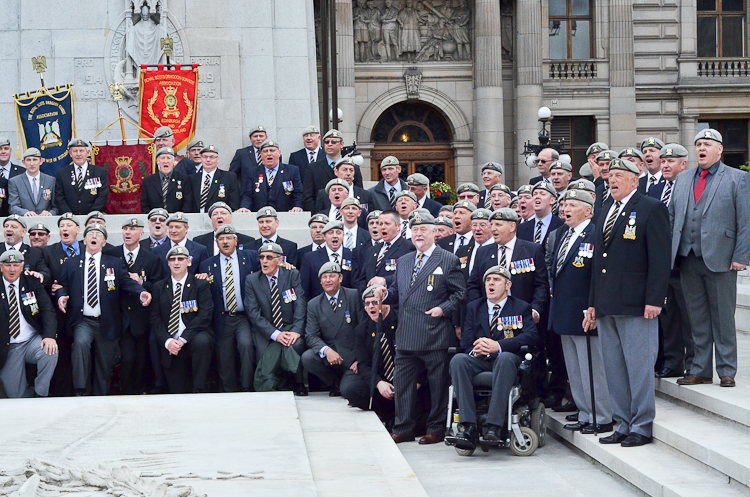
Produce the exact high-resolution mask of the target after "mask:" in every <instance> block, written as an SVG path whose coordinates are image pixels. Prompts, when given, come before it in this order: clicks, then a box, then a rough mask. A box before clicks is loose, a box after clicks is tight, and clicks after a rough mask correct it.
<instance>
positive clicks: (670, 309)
mask: <svg viewBox="0 0 750 497" xmlns="http://www.w3.org/2000/svg"><path fill="white" fill-rule="evenodd" d="M693 353H694V351H693V329H692V328H691V327H690V320H689V319H688V315H687V305H686V304H685V295H684V294H683V293H682V283H681V282H680V273H679V272H677V273H674V272H673V275H672V276H670V277H669V286H668V287H667V304H666V305H665V306H664V309H662V312H661V314H659V358H658V359H657V363H658V362H660V360H661V362H662V363H663V367H665V368H670V369H674V370H675V371H677V372H679V373H682V372H683V371H687V372H688V373H690V368H691V366H692V364H693Z"/></svg>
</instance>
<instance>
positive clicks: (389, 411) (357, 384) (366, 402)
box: [340, 370, 396, 422]
mask: <svg viewBox="0 0 750 497" xmlns="http://www.w3.org/2000/svg"><path fill="white" fill-rule="evenodd" d="M371 379H372V376H371V374H370V372H369V371H367V372H363V371H360V372H359V374H354V372H353V371H351V370H350V371H347V372H346V373H344V377H343V378H341V387H340V388H341V396H342V397H344V398H345V399H346V400H348V401H349V405H351V406H354V407H358V408H360V409H364V410H368V409H369V408H370V380H371ZM372 410H373V411H375V414H377V415H378V417H379V418H380V419H381V420H382V421H384V422H392V421H393V418H394V416H395V413H396V404H395V402H394V400H393V399H386V398H384V397H383V396H382V395H380V392H379V391H378V389H377V386H376V387H375V394H374V396H373V398H372Z"/></svg>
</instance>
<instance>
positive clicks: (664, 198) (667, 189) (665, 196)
mask: <svg viewBox="0 0 750 497" xmlns="http://www.w3.org/2000/svg"><path fill="white" fill-rule="evenodd" d="M673 186H674V181H667V184H666V185H664V192H662V194H661V202H662V203H663V204H664V205H669V199H670V198H672V187H673Z"/></svg>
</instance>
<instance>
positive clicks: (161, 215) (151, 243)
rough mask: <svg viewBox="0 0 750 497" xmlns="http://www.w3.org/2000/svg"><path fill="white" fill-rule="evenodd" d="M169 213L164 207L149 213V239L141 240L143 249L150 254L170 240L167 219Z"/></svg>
mask: <svg viewBox="0 0 750 497" xmlns="http://www.w3.org/2000/svg"><path fill="white" fill-rule="evenodd" d="M168 217H169V213H168V212H167V210H166V209H164V208H163V207H156V208H154V209H151V210H150V211H148V238H144V239H143V240H141V248H142V249H143V250H146V251H148V252H151V251H153V249H155V248H156V247H158V246H159V245H161V244H162V243H164V242H166V241H168V240H169V237H167V218H168Z"/></svg>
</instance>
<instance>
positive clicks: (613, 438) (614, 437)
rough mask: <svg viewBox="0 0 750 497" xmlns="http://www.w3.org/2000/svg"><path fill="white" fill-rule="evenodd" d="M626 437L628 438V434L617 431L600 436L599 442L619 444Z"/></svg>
mask: <svg viewBox="0 0 750 497" xmlns="http://www.w3.org/2000/svg"><path fill="white" fill-rule="evenodd" d="M626 438H628V436H627V435H626V434H624V433H620V432H619V431H616V432H614V433H613V434H611V435H610V436H608V437H602V438H600V439H599V443H600V444H619V443H622V441H623V440H625V439H626Z"/></svg>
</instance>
